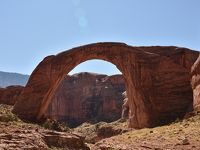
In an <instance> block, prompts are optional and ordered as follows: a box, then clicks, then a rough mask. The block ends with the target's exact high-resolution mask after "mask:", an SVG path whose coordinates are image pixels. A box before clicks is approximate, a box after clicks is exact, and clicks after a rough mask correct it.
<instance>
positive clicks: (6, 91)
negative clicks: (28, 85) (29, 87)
mask: <svg viewBox="0 0 200 150" xmlns="http://www.w3.org/2000/svg"><path fill="white" fill-rule="evenodd" d="M23 89H24V87H23V86H8V87H6V88H0V104H7V105H14V104H15V102H16V101H17V100H18V97H19V95H20V94H21V92H22V90H23Z"/></svg>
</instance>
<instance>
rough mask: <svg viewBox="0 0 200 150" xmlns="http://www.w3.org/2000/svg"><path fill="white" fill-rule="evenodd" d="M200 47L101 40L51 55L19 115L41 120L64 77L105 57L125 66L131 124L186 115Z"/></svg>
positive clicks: (152, 123) (41, 66)
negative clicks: (75, 68) (191, 69)
mask: <svg viewBox="0 0 200 150" xmlns="http://www.w3.org/2000/svg"><path fill="white" fill-rule="evenodd" d="M197 57H198V53H197V52H194V51H191V50H188V49H185V48H177V47H158V46H154V47H132V46H128V45H126V44H124V43H96V44H90V45H85V46H81V47H77V48H73V49H71V50H68V51H65V52H62V53H59V54H57V55H55V56H54V55H52V56H48V57H46V58H45V59H44V60H43V61H42V62H41V63H40V64H39V65H38V66H37V68H36V69H35V70H34V72H33V73H32V75H31V77H30V79H29V81H28V84H27V85H26V87H25V89H24V91H23V92H22V94H21V95H20V98H19V99H20V100H19V101H18V102H17V103H16V104H15V106H14V109H13V112H14V113H16V114H18V115H19V116H20V117H22V118H25V119H29V120H30V119H31V120H40V119H41V118H42V117H43V115H44V113H45V111H46V109H47V108H48V105H49V103H50V102H51V101H52V98H53V96H54V94H55V92H56V90H57V88H58V86H59V84H60V83H61V82H62V80H63V78H64V76H65V75H66V74H68V73H69V72H70V71H71V70H72V69H73V68H74V67H76V66H77V65H78V64H80V63H82V62H84V61H87V60H91V59H100V60H105V61H108V62H111V63H112V64H114V65H116V66H117V68H118V69H119V70H120V71H121V72H122V74H123V75H124V78H125V82H126V89H127V95H128V98H129V101H130V103H129V105H130V106H129V107H130V114H129V125H130V127H136V128H142V127H152V126H155V125H158V124H160V123H162V122H167V121H170V120H172V119H174V118H176V117H180V116H182V115H184V113H185V112H186V110H187V109H188V105H190V104H191V103H192V90H191V87H190V68H191V65H192V64H193V63H194V61H195V60H196V58H197Z"/></svg>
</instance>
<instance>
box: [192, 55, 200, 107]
mask: <svg viewBox="0 0 200 150" xmlns="http://www.w3.org/2000/svg"><path fill="white" fill-rule="evenodd" d="M191 83H192V88H193V106H194V109H195V110H200V55H199V58H198V59H197V60H196V62H195V63H194V65H193V66H192V81H191Z"/></svg>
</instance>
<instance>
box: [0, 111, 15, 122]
mask: <svg viewBox="0 0 200 150" xmlns="http://www.w3.org/2000/svg"><path fill="white" fill-rule="evenodd" d="M0 121H1V122H13V121H19V118H18V117H17V116H16V115H15V114H13V113H11V112H9V113H7V114H0Z"/></svg>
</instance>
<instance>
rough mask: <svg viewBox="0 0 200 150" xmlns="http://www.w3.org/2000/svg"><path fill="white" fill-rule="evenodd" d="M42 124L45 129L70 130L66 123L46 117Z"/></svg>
mask: <svg viewBox="0 0 200 150" xmlns="http://www.w3.org/2000/svg"><path fill="white" fill-rule="evenodd" d="M42 126H43V127H44V128H46V129H50V130H56V131H62V132H67V131H69V130H70V128H69V127H68V125H67V123H63V122H58V121H56V120H51V119H47V120H46V121H45V122H44V123H43V124H42Z"/></svg>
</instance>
